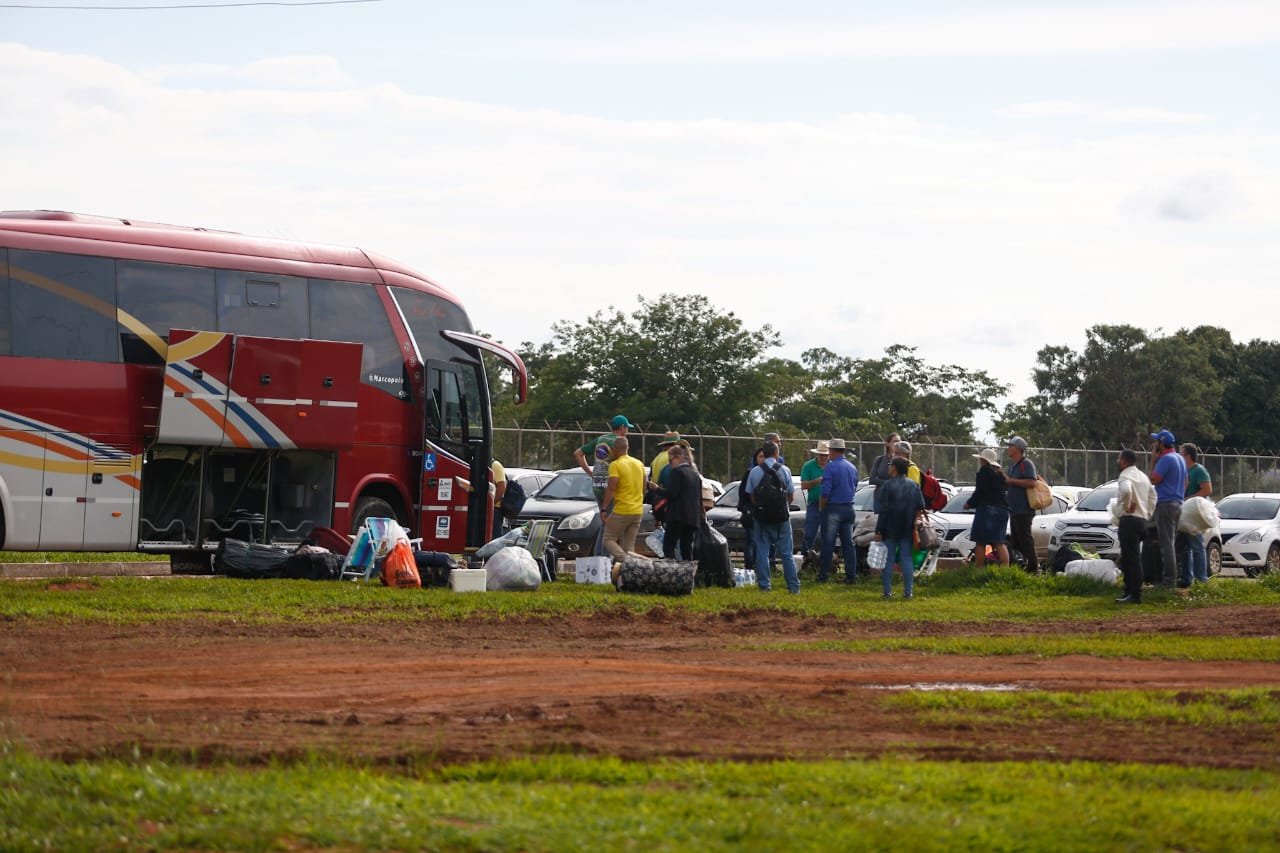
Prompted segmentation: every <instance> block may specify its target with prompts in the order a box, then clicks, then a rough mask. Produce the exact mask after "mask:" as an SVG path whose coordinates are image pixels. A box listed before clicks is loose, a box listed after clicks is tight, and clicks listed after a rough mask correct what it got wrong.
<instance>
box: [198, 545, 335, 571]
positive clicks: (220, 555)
mask: <svg viewBox="0 0 1280 853" xmlns="http://www.w3.org/2000/svg"><path fill="white" fill-rule="evenodd" d="M213 568H214V571H216V572H219V573H221V574H225V575H227V576H228V577H233V578H247V579H250V580H253V579H258V578H291V579H297V580H337V578H338V575H339V574H340V573H341V571H342V557H340V556H338V555H337V554H334V553H333V552H331V551H327V550H325V549H324V548H319V547H316V546H314V545H304V546H302V547H300V548H297V549H294V548H291V547H287V546H283V545H263V544H261V543H258V542H244V541H242V540H240V539H223V540H222V542H220V543H219V544H218V552H217V554H216V555H215V556H214V559H213Z"/></svg>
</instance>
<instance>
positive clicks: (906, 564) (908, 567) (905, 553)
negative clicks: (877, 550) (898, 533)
mask: <svg viewBox="0 0 1280 853" xmlns="http://www.w3.org/2000/svg"><path fill="white" fill-rule="evenodd" d="M884 544H885V547H886V548H888V549H889V556H888V557H887V558H886V559H885V561H884V571H882V572H880V581H881V583H882V584H883V586H884V594H885V595H889V594H890V593H892V592H893V564H894V563H897V564H898V568H899V569H901V570H902V594H903V595H905V596H906V597H907V598H910V597H911V594H912V592H913V591H914V590H915V574H916V564H915V563H914V562H913V561H912V553H911V537H910V536H904V537H902V538H899V539H886V540H884Z"/></svg>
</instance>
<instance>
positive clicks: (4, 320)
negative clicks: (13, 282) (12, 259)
mask: <svg viewBox="0 0 1280 853" xmlns="http://www.w3.org/2000/svg"><path fill="white" fill-rule="evenodd" d="M8 354H9V250H8V249H0V355H8Z"/></svg>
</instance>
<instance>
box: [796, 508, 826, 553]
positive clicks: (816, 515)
mask: <svg viewBox="0 0 1280 853" xmlns="http://www.w3.org/2000/svg"><path fill="white" fill-rule="evenodd" d="M826 536H827V525H826V519H825V518H823V517H822V510H820V509H818V502H817V501H814V502H813V503H811V504H809V505H807V506H806V507H805V508H804V545H803V546H801V548H800V550H801V551H808V550H810V549H811V548H813V546H814V545H818V544H820V543H821V542H822V540H823V539H825V538H826Z"/></svg>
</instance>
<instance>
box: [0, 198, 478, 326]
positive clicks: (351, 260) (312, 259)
mask: <svg viewBox="0 0 1280 853" xmlns="http://www.w3.org/2000/svg"><path fill="white" fill-rule="evenodd" d="M0 234H5V235H7V236H8V238H9V239H6V240H4V242H3V244H2V245H11V246H14V247H15V248H29V249H36V250H44V251H67V252H72V253H74V254H101V255H104V256H108V257H118V258H130V259H135V260H154V261H160V262H165V263H178V264H187V265H190V266H212V267H225V268H233V269H235V268H238V269H245V268H250V267H256V268H258V269H256V270H254V271H262V272H275V273H284V274H294V275H304V276H305V275H313V276H315V277H332V276H334V275H335V273H336V274H337V275H338V277H342V278H348V279H351V280H356V281H368V282H374V281H381V282H383V283H386V284H394V285H398V286H404V287H414V288H416V289H419V290H425V291H427V292H430V293H433V294H435V295H437V296H441V297H444V298H445V299H448V300H449V301H450V302H453V303H455V304H458V305H461V304H462V303H461V301H460V300H459V299H458V297H457V296H455V295H454V294H453V293H451V292H450V291H449V290H447V289H446V288H444V287H442V286H440V285H439V284H437V283H436V282H434V281H432V280H431V279H429V278H427V277H426V276H424V275H422V274H421V273H419V272H416V271H414V270H413V269H411V268H409V267H407V266H405V265H403V264H401V263H399V262H397V261H393V260H391V259H390V258H386V257H384V256H382V255H377V254H373V253H369V252H365V251H363V250H361V249H358V248H351V247H346V246H332V245H328V244H324V243H298V242H294V241H290V240H280V239H275V238H269V237H252V236H247V235H245V234H239V233H236V232H234V231H217V230H212V229H208V228H199V227H193V226H187V225H167V224H164V223H159V222H142V221H139V220H136V219H119V218H115V217H110V216H94V215H90V214H83V213H70V212H67V211H61V210H5V211H0ZM23 238H26V239H23ZM79 241H87V242H91V243H96V244H98V245H96V246H94V247H92V251H88V250H87V248H88V247H83V246H76V245H75V244H76V243H78V242H79ZM335 267H336V268H339V269H338V270H335V269H334V268H335ZM344 271H345V272H346V275H343V272H344ZM361 272H363V273H364V274H363V275H361V274H360V273H361Z"/></svg>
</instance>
